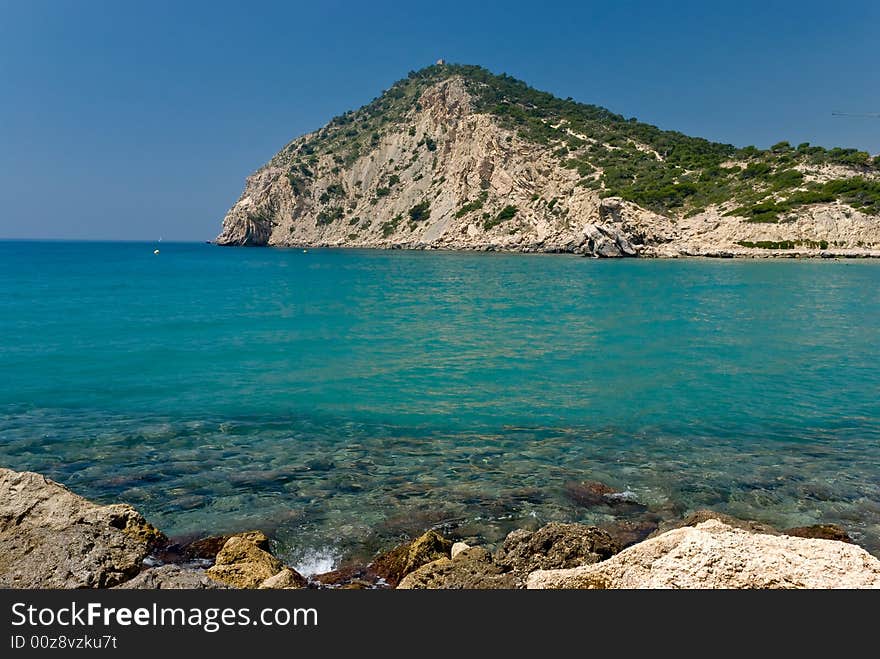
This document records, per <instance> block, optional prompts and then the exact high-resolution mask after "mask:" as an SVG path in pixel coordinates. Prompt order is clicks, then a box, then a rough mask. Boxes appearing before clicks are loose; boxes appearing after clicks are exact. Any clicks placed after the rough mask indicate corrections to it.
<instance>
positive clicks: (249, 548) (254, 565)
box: [207, 531, 284, 588]
mask: <svg viewBox="0 0 880 659" xmlns="http://www.w3.org/2000/svg"><path fill="white" fill-rule="evenodd" d="M268 542H269V539H268V538H267V537H266V536H265V534H263V533H262V532H260V531H248V532H246V533H241V534H237V535H233V536H232V537H230V538H229V540H227V541H226V544H224V545H223V549H221V550H220V552H219V553H218V554H217V558H216V559H215V562H214V565H213V566H212V567H210V568H209V569H208V571H207V575H208V576H209V577H211V578H212V579H214V580H215V581H219V582H221V583H224V584H226V585H228V586H232V587H233V588H258V587H259V586H260V585H261V584H263V583H264V582H265V581H266V580H267V579H269V578H270V577H274V576H275V575H277V574H278V573H279V572H281V570H282V568H284V564H283V563H282V562H281V561H280V560H278V559H277V558H275V557H274V556H273V555H272V554H270V553H269V552H268V551H266V549H264V548H263V547H268Z"/></svg>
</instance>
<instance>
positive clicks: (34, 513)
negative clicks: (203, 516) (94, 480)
mask: <svg viewBox="0 0 880 659" xmlns="http://www.w3.org/2000/svg"><path fill="white" fill-rule="evenodd" d="M164 540H165V538H164V536H163V535H162V534H161V533H160V532H159V531H157V530H156V529H155V528H154V527H153V526H152V525H150V524H149V523H147V522H146V520H144V518H143V516H142V515H141V514H140V513H139V512H137V511H136V510H135V509H134V508H132V507H131V506H128V505H125V504H114V505H109V506H100V505H97V504H94V503H92V502H91V501H88V500H86V499H84V498H82V497H80V496H77V495H76V494H74V493H73V492H71V491H70V490H68V489H67V488H66V487H64V486H63V485H60V484H59V483H56V482H54V481H52V480H49V479H48V478H46V477H44V476H41V475H40V474H35V473H31V472H16V471H12V470H9V469H0V587H2V588H107V587H111V586H115V585H116V584H119V583H121V582H123V581H125V580H127V579H130V578H132V577H134V576H135V575H137V574H138V572H140V569H141V565H142V562H143V559H144V557H145V556H146V555H147V554H148V552H149V550H150V548H151V547H152V546H153V545H155V544H158V543H161V542H163V541H164Z"/></svg>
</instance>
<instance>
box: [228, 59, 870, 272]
mask: <svg viewBox="0 0 880 659" xmlns="http://www.w3.org/2000/svg"><path fill="white" fill-rule="evenodd" d="M774 149H775V150H774V151H772V152H771V151H758V150H751V151H750V150H736V149H734V147H731V146H729V145H718V144H715V143H711V142H707V141H705V140H699V139H696V138H688V137H686V136H683V135H681V134H678V133H669V132H666V131H660V130H659V129H656V128H654V127H653V126H648V125H647V124H641V123H639V122H635V121H634V120H625V119H623V118H622V117H619V116H618V115H613V114H612V113H610V112H608V111H607V110H603V109H601V108H596V107H595V106H585V105H582V104H578V103H575V102H573V101H570V100H569V101H560V100H559V99H554V98H553V97H551V96H550V95H549V94H543V93H541V92H535V91H534V90H531V89H530V88H528V87H527V86H525V85H524V84H523V83H520V82H518V81H515V80H513V79H511V78H509V77H506V76H493V75H492V74H489V73H488V72H486V71H485V70H483V69H479V68H478V67H459V66H449V65H445V66H443V65H438V66H434V67H429V68H428V69H425V70H423V71H420V72H417V73H412V74H410V77H409V78H408V79H406V80H403V81H401V82H399V83H396V84H395V85H394V86H393V87H392V88H391V89H390V90H388V91H386V92H385V93H383V95H382V96H380V97H379V98H377V99H375V100H374V101H373V102H372V103H371V104H369V105H367V106H365V107H364V108H361V109H359V110H357V111H354V112H350V113H346V114H344V115H342V116H340V117H337V118H336V119H334V120H332V121H331V122H330V123H329V124H327V126H325V127H323V128H321V129H320V130H318V131H316V132H314V133H310V134H308V135H304V136H302V137H300V138H297V139H295V140H294V141H293V142H291V143H290V144H288V145H287V146H285V147H284V149H282V150H281V151H280V152H279V153H278V154H277V155H276V156H275V157H274V158H273V159H272V160H271V161H270V162H269V163H268V164H267V165H266V166H264V167H262V168H261V169H259V170H258V171H256V172H255V173H254V174H252V175H251V176H250V177H248V179H247V183H246V186H245V190H244V192H243V193H242V195H241V197H240V198H239V199H238V201H237V202H236V203H235V205H233V207H232V208H231V209H230V210H229V212H228V213H227V215H226V217H225V218H224V220H223V230H222V233H221V234H220V236H219V237H218V238H217V243H218V244H220V245H254V246H257V245H273V246H346V247H383V248H390V247H403V248H441V249H478V250H511V251H543V252H556V251H562V252H575V253H583V254H587V255H595V256H604V257H615V256H637V255H642V256H678V255H727V254H731V255H759V256H764V255H795V254H817V253H820V252H821V253H827V254H831V253H843V254H852V255H880V214H878V212H880V182H878V181H880V173H878V169H877V162H876V159H874V161H872V160H871V159H870V157H868V156H867V154H862V153H861V152H855V151H854V150H840V149H838V150H832V151H831V152H829V151H825V150H824V149H818V151H817V148H816V147H808V146H807V147H804V145H801V147H798V148H797V149H795V148H793V147H789V146H787V145H786V146H784V147H780V146H779V145H777V147H774ZM835 186H836V187H835Z"/></svg>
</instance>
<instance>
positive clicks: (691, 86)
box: [0, 0, 880, 240]
mask: <svg viewBox="0 0 880 659" xmlns="http://www.w3.org/2000/svg"><path fill="white" fill-rule="evenodd" d="M721 4H722V3H715V2H708V1H706V0H703V1H701V2H689V1H687V2H686V1H677V2H663V1H659V0H658V1H656V2H625V1H615V2H610V1H608V0H604V1H603V2H553V1H550V0H546V1H543V2H513V1H508V2H492V3H490V2H477V1H475V0H470V1H468V2H458V1H457V0H436V1H434V2H417V1H415V0H413V1H412V2H384V1H381V0H380V1H376V0H373V1H371V2H369V3H367V2H357V3H355V2H333V1H322V2H309V3H296V2H274V1H269V0H263V1H262V2H259V3H252V2H236V3H231V2H223V1H219V2H179V3H178V2H164V1H155V0H151V1H149V2H139V3H135V2H118V1H113V2H110V1H108V2H96V1H87V0H55V1H54V2H46V1H42V0H27V1H26V2H23V1H21V0H14V1H13V0H0V237H7V238H9V237H12V238H24V237H28V238H82V239H149V240H153V239H156V238H158V237H159V236H163V237H164V239H165V240H173V239H181V240H205V239H210V238H213V237H214V236H215V235H216V234H217V233H218V231H219V227H220V220H221V218H222V217H223V214H224V213H225V211H226V209H227V208H228V207H229V206H230V204H232V203H233V202H234V201H235V199H236V198H237V197H238V195H239V193H240V191H241V188H242V185H243V180H244V177H245V176H246V175H247V174H248V173H250V172H251V171H253V170H254V169H256V168H257V167H259V166H260V165H261V164H263V163H264V162H265V161H266V160H268V159H269V158H270V157H271V156H272V154H273V153H274V152H275V151H277V150H278V149H279V148H280V147H281V146H283V145H284V143H285V142H287V141H288V140H289V139H291V138H292V137H294V136H296V135H299V134H301V133H303V132H306V131H309V130H312V129H314V128H317V127H319V126H321V125H322V124H323V123H324V122H326V121H327V120H328V119H329V118H330V117H332V116H334V115H336V114H339V113H340V112H342V111H344V110H347V109H351V108H355V107H358V106H360V105H362V104H363V103H365V102H367V101H369V100H370V99H371V98H373V97H374V96H376V95H378V94H379V93H380V92H381V90H382V89H385V88H387V87H388V86H389V85H390V84H391V83H392V82H394V81H395V80H397V79H399V78H401V77H404V76H405V75H406V74H407V72H408V71H409V70H411V69H418V68H421V67H423V66H425V65H427V64H431V63H432V62H434V60H436V59H437V58H439V57H443V58H446V59H447V60H448V61H452V62H459V63H469V64H481V65H483V66H485V67H487V68H489V69H491V70H492V71H494V72H496V73H501V72H506V73H509V74H511V75H514V76H516V77H518V78H521V79H523V80H525V81H526V82H528V83H530V84H531V85H532V86H534V87H536V88H538V89H544V90H548V91H551V92H553V93H555V94H557V95H559V96H562V97H566V96H572V97H573V98H575V99H577V100H581V101H585V102H589V103H596V104H599V105H603V106H605V107H608V108H610V109H611V110H614V111H615V112H619V113H621V114H624V115H627V116H636V117H638V118H639V119H641V120H643V121H648V122H650V123H653V124H656V125H658V126H660V127H662V128H671V129H677V130H681V131H683V132H685V133H689V134H692V135H699V136H703V137H707V138H710V139H714V140H718V141H723V142H730V143H733V144H736V145H739V146H744V145H747V144H755V145H757V146H768V145H770V144H772V143H774V142H776V141H779V140H783V139H785V140H789V141H791V142H793V143H799V142H812V143H814V144H821V145H824V146H847V147H858V148H860V149H865V150H868V151H870V152H871V153H877V152H878V151H880V119H859V118H851V119H841V118H833V117H832V116H831V112H832V111H834V110H842V111H850V112H880V49H878V47H877V46H878V37H877V35H878V27H880V3H878V2H876V0H864V1H861V0H860V1H854V2H846V1H845V0H843V1H842V2H840V3H837V2H831V1H830V0H825V1H824V2H813V1H799V2H775V1H773V0H763V1H761V2H753V1H746V0H741V1H739V2H735V3H734V2H727V3H723V4H724V7H720V6H716V5H721Z"/></svg>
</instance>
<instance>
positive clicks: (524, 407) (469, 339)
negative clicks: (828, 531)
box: [0, 242, 880, 563]
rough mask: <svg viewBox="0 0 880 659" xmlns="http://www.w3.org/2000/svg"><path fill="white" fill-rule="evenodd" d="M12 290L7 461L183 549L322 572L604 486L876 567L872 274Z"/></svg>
mask: <svg viewBox="0 0 880 659" xmlns="http://www.w3.org/2000/svg"><path fill="white" fill-rule="evenodd" d="M155 247H159V248H160V249H161V254H159V255H154V254H153V249H154V248H155ZM0 293H2V295H0V464H2V465H5V466H8V467H11V468H14V469H32V470H36V471H40V472H43V473H46V474H48V475H50V476H51V477H53V478H56V479H57V480H59V481H61V482H63V483H65V484H67V485H69V486H70V487H71V488H73V489H75V490H76V491H77V492H79V493H81V494H83V495H85V496H88V497H91V498H94V499H97V500H101V501H107V502H110V501H118V500H125V501H128V502H130V503H132V504H133V505H135V506H137V507H138V508H139V509H141V510H142V511H143V512H144V513H145V514H146V515H147V516H148V517H149V518H150V519H151V520H152V521H154V522H155V523H156V524H157V525H158V526H160V527H161V528H163V529H164V530H166V531H167V532H169V533H171V534H190V533H202V532H205V531H211V532H217V531H224V530H239V529H242V528H247V527H262V528H265V529H267V530H269V531H272V532H273V533H275V534H276V535H277V537H278V538H279V539H280V540H281V543H282V550H283V551H284V552H286V553H288V554H289V555H290V556H291V557H292V560H293V559H298V560H306V559H307V558H308V557H311V558H312V559H316V557H317V558H318V559H323V561H324V562H326V563H329V562H332V560H333V559H334V558H339V557H340V556H342V555H343V554H345V553H347V552H350V551H354V550H360V551H372V550H374V549H375V548H378V547H380V546H387V544H389V543H391V542H392V541H393V540H394V539H395V538H397V537H399V536H400V535H401V534H404V533H412V532H415V531H417V530H420V529H421V528H424V527H426V526H429V525H432V524H441V525H445V526H444V528H446V529H448V530H449V532H451V533H452V534H454V535H459V536H463V537H471V538H473V537H478V538H480V539H482V540H487V541H490V542H491V541H495V540H497V539H498V537H500V536H501V535H502V534H503V533H505V532H506V531H507V530H509V529H510V528H512V527H516V526H525V525H535V524H538V523H543V522H546V521H549V520H554V519H558V520H573V521H574V520H579V521H585V522H591V523H601V522H607V521H610V520H612V519H613V518H614V517H615V515H617V514H619V513H618V511H616V510H614V509H611V508H607V507H603V506H600V507H598V508H596V507H594V508H589V507H584V506H581V505H578V503H577V502H576V501H573V500H572V499H571V498H570V496H568V495H567V489H566V484H567V483H569V482H571V481H581V480H597V481H602V482H605V483H608V484H610V485H611V486H613V487H615V488H617V489H619V490H629V491H631V492H633V493H634V495H635V496H636V497H637V498H638V500H639V501H640V502H641V503H643V504H645V505H646V506H648V507H649V508H650V510H651V511H653V512H654V513H656V514H657V515H659V516H666V517H675V516H677V515H680V514H682V513H684V512H686V511H687V510H690V509H693V508H697V507H712V508H715V509H719V510H724V511H727V512H729V513H732V514H735V515H739V516H742V517H748V518H752V519H759V520H763V521H766V522H770V523H773V524H776V525H779V526H784V527H788V526H796V525H803V524H811V523H817V522H837V523H841V524H843V525H844V526H845V527H846V528H847V529H848V530H849V531H850V533H851V534H852V535H853V536H854V537H855V538H856V539H857V540H858V541H859V542H860V543H861V544H862V545H863V546H865V547H867V548H868V549H869V550H871V551H873V552H874V553H875V554H880V404H878V400H880V372H878V368H877V367H878V363H880V341H878V328H880V263H878V262H873V261H824V260H823V261H778V262H763V261H762V262H757V261H699V260H682V261H640V260H627V261H598V260H590V259H583V258H579V257H573V256H551V255H503V254H471V253H439V252H403V251H369V250H364V251H361V250H309V251H308V252H307V253H304V252H303V251H302V250H269V249H224V248H218V247H214V246H211V245H204V244H168V243H162V244H161V245H153V244H146V243H60V242H59V243H36V242H35V243H30V242H5V243H0Z"/></svg>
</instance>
